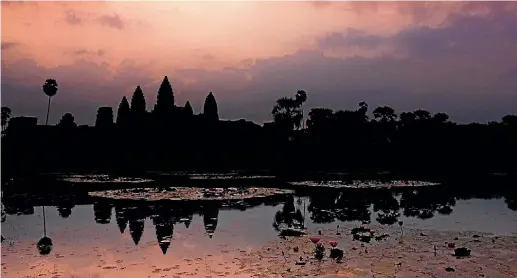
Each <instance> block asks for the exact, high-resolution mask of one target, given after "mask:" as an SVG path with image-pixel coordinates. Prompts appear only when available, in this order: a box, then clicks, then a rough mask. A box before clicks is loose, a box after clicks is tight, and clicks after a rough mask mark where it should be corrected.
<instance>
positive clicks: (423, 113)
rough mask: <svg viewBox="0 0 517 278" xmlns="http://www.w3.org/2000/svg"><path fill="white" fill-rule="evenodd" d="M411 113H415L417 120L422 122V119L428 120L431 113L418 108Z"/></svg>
mask: <svg viewBox="0 0 517 278" xmlns="http://www.w3.org/2000/svg"><path fill="white" fill-rule="evenodd" d="M413 113H414V114H415V117H416V120H417V121H422V122H423V121H428V120H430V119H431V113H429V111H427V110H422V109H418V110H416V111H415V112H413Z"/></svg>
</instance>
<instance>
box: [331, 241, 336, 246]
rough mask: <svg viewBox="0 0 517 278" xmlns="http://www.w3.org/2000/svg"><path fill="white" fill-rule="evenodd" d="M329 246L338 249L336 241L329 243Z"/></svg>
mask: <svg viewBox="0 0 517 278" xmlns="http://www.w3.org/2000/svg"><path fill="white" fill-rule="evenodd" d="M329 244H330V246H332V247H336V246H337V242H336V241H329Z"/></svg>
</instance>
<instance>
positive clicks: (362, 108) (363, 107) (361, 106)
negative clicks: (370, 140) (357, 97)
mask: <svg viewBox="0 0 517 278" xmlns="http://www.w3.org/2000/svg"><path fill="white" fill-rule="evenodd" d="M367 112H368V104H367V103H366V102H364V101H361V102H359V109H357V113H358V114H359V115H360V116H361V120H362V122H363V123H365V122H367V121H368V115H367V114H366V113H367Z"/></svg>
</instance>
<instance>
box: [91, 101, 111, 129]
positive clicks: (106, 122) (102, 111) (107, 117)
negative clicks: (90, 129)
mask: <svg viewBox="0 0 517 278" xmlns="http://www.w3.org/2000/svg"><path fill="white" fill-rule="evenodd" d="M95 126H96V127H102V128H109V127H112V126H113V109H112V108H111V107H108V106H105V107H100V108H99V110H97V119H96V120H95Z"/></svg>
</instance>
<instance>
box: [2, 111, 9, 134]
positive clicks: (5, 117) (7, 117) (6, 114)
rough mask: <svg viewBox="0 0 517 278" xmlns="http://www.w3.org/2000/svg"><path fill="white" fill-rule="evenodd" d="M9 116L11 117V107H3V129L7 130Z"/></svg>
mask: <svg viewBox="0 0 517 278" xmlns="http://www.w3.org/2000/svg"><path fill="white" fill-rule="evenodd" d="M9 118H11V108H9V107H7V106H4V107H2V131H4V130H5V128H6V126H7V122H8V121H9Z"/></svg>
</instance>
